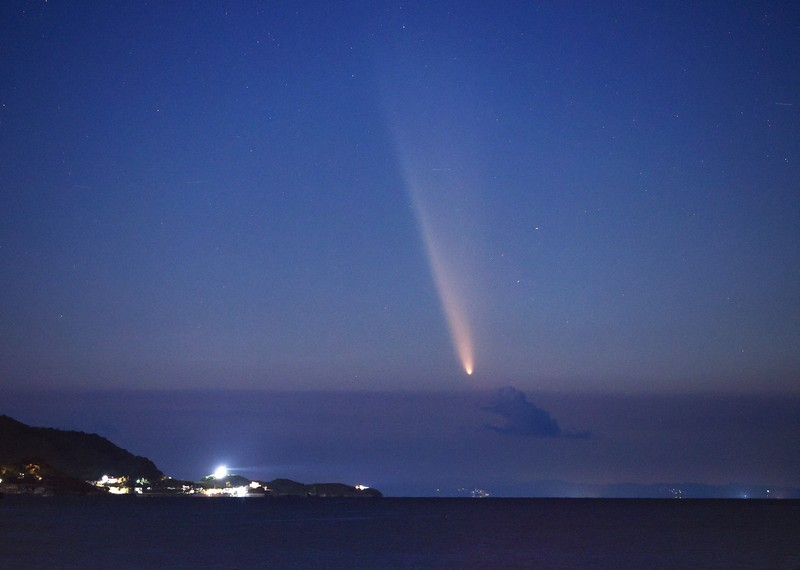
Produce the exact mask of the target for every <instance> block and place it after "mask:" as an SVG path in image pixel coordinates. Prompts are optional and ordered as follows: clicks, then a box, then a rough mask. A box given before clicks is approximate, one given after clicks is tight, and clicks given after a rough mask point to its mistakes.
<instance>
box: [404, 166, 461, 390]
mask: <svg viewBox="0 0 800 570" xmlns="http://www.w3.org/2000/svg"><path fill="white" fill-rule="evenodd" d="M409 187H410V193H411V197H412V202H413V204H414V212H415V214H416V218H417V223H418V225H419V229H420V233H421V235H422V240H423V242H424V244H425V251H426V254H427V257H428V264H429V266H430V269H431V273H432V275H433V280H434V283H435V285H436V291H437V293H438V295H439V299H440V301H441V303H442V308H443V310H444V315H445V319H446V320H447V326H448V329H449V331H450V338H451V340H452V343H453V349H454V350H455V353H456V355H457V356H458V359H459V360H460V361H461V365H462V367H463V368H464V372H466V373H467V375H468V376H471V375H472V372H473V370H474V368H475V356H474V349H473V345H472V330H471V328H470V324H469V320H468V319H467V314H466V311H465V309H464V307H465V306H466V302H465V296H464V294H463V292H461V291H460V290H459V289H458V288H457V287H456V283H457V280H456V278H455V271H454V268H453V267H452V262H451V263H448V259H447V258H446V257H445V255H444V247H443V245H442V239H441V238H440V237H439V236H438V235H437V233H436V232H435V231H434V225H433V224H432V221H431V217H430V215H429V214H428V210H427V209H426V207H425V201H424V200H423V197H422V196H421V189H420V187H419V185H418V184H415V183H413V182H412V183H410V184H409Z"/></svg>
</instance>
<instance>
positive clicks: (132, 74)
mask: <svg viewBox="0 0 800 570" xmlns="http://www.w3.org/2000/svg"><path fill="white" fill-rule="evenodd" d="M798 61H800V7H799V6H798V4H797V3H796V2H752V1H747V2H703V3H683V4H680V3H678V4H676V3H674V2H625V1H620V2H602V3H600V2H501V3H489V2H435V3H434V2H399V3H397V2H366V1H365V2H337V3H331V2H283V3H264V2H235V3H222V2H197V1H194V2H179V1H175V2H164V3H162V2H154V3H147V2H138V1H137V2H128V1H119V2H102V3H97V2H63V1H59V0H50V1H43V0H39V1H19V0H10V1H7V2H3V3H2V6H0V222H1V223H0V273H2V279H1V280H0V375H1V377H0V382H2V385H3V387H5V388H13V389H23V390H34V391H35V390H50V389H57V390H67V391H70V390H72V391H75V390H98V389H100V390H119V389H123V390H136V389H145V390H153V389H155V390H160V389H170V390H172V389H177V390H183V389H192V390H198V389H200V390H207V389H212V390H228V389H248V390H257V391H271V390H288V391H294V390H301V391H331V390H332V391H340V390H341V391H380V392H397V391H409V390H410V391H423V392H424V391H432V392H440V393H447V392H448V391H462V390H470V389H487V390H494V389H497V388H500V387H503V386H514V387H515V389H517V390H520V391H522V392H523V393H528V394H531V393H539V392H542V393H545V392H549V393H554V392H561V393H565V394H573V395H575V396H576V397H581V398H587V397H589V396H588V395H590V394H595V393H612V394H618V395H625V394H632V393H636V394H642V395H647V394H664V393H674V394H696V393H706V394H711V395H713V394H718V393H722V392H737V393H742V394H769V395H772V396H778V397H781V396H786V397H793V398H796V397H797V395H798V393H799V392H798V390H799V388H800V384H798V378H799V377H800V302H798V299H800V247H798V244H800V201H799V197H800V98H798V94H799V93H800V66H798V64H797V62H798ZM471 368H474V373H473V374H472V375H470V376H468V375H467V374H465V369H471ZM531 401H532V402H538V400H537V399H536V398H532V400H531ZM599 401H600V400H598V402H599ZM359 405H360V404H359ZM598 406H600V404H598ZM545 407H546V406H545ZM296 409H297V410H300V409H301V407H298V408H296ZM343 409H344V408H343ZM376 409H377V408H376ZM598 409H600V408H598ZM527 410H528V412H530V413H531V415H530V416H525V417H528V418H529V420H530V421H531V422H534V423H535V422H536V421H538V420H536V419H535V418H539V417H541V416H538V415H537V414H536V413H535V412H533V411H531V410H530V409H527ZM596 412H597V413H599V411H597V410H596ZM298 413H299V414H301V415H302V412H300V411H298ZM544 413H548V412H547V411H545V412H544ZM523 415H525V411H524V410H523ZM31 417H32V418H36V417H39V418H41V415H39V416H36V415H33V416H31ZM563 417H564V416H563V415H562V416H560V417H559V414H555V413H554V418H555V421H563V419H562V418H563ZM765 417H766V416H765ZM577 419H580V418H577ZM526 421H528V420H524V419H523V420H522V423H523V424H525V422H526ZM39 423H40V424H46V423H47V422H46V421H40V422H39ZM573 423H574V424H575V425H568V426H562V427H563V429H564V430H565V431H569V432H575V433H577V432H580V431H581V430H586V431H591V432H592V433H593V434H594V433H596V429H597V428H596V426H593V425H590V424H591V422H586V423H584V422H580V421H576V422H573ZM470 425H472V424H470ZM475 425H476V426H480V424H479V423H478V424H475ZM473 427H474V426H473ZM784 427H785V426H784ZM512 428H513V426H512ZM501 429H503V428H501ZM509 429H511V428H509ZM792 429H793V430H794V431H793V432H791V433H788V434H787V432H785V431H784V432H781V434H782V437H783V439H781V438H780V437H779V438H778V439H777V440H776V439H774V438H773V439H772V441H773V443H774V442H776V441H780V442H782V443H781V444H780V445H782V446H784V447H779V448H776V449H789V447H791V445H794V444H795V443H797V442H798V438H799V437H800V434H798V433H797V429H796V426H795V427H794V428H792ZM776 434H777V432H775V433H771V436H776ZM539 435H540V434H539ZM532 436H533V437H534V438H536V437H537V434H532ZM343 437H344V436H343ZM482 437H490V436H489V435H488V434H483V435H482ZM492 437H498V438H502V437H503V434H501V433H500V432H496V433H495V434H494V435H493V436H492ZM765 437H767V436H766V435H765ZM568 440H569V438H566V439H565V438H558V440H557V443H556V444H554V445H577V446H580V445H586V442H585V441H579V440H578V439H575V441H568ZM710 441H712V443H713V440H710ZM712 443H709V446H711V447H713V445H712ZM774 444H775V445H778V444H777V443H774ZM790 444H791V445H790ZM464 445H467V444H466V443H465V444H464ZM571 449H573V450H574V449H576V448H574V447H573V448H571ZM431 453H433V454H434V455H435V453H434V452H431ZM632 453H633V452H632ZM787 453H788V451H787ZM777 455H779V453H778V452H777V451H776V456H777ZM565 461H567V460H566V459H565ZM687 461H688V460H687ZM776 469H777V468H776ZM778 471H780V469H778ZM609 473H610V472H609ZM587 477H588V475H587ZM615 477H617V475H614V476H612V475H611V474H609V479H614V478H615ZM618 477H623V475H621V474H619V476H618ZM618 477H617V478H618ZM642 478H645V477H644V475H642ZM784 479H785V478H784Z"/></svg>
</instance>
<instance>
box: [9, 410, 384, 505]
mask: <svg viewBox="0 0 800 570" xmlns="http://www.w3.org/2000/svg"><path fill="white" fill-rule="evenodd" d="M2 493H5V494H25V495H28V494H29V495H44V496H51V495H96V494H134V495H142V496H147V495H150V496H163V495H176V496H240V497H241V496H248V497H254V496H258V497H382V496H383V495H382V493H381V492H380V491H378V490H377V489H372V488H369V487H364V486H363V485H356V486H352V485H346V484H344V483H313V484H304V483H298V482H297V481H291V480H289V479H275V480H273V481H267V482H265V481H256V480H250V479H247V478H245V477H243V476H241V475H236V474H229V473H227V472H221V473H216V474H215V475H209V476H207V477H203V478H202V479H201V480H200V481H182V480H178V479H173V478H172V477H168V476H167V475H165V474H164V473H163V472H162V471H161V470H160V469H158V467H156V465H155V463H153V462H152V461H151V460H150V459H147V458H146V457H140V456H137V455H134V454H132V453H130V452H129V451H127V450H125V449H122V448H121V447H119V446H117V445H115V444H114V443H112V442H111V441H109V440H108V439H106V438H104V437H102V436H99V435H97V434H93V433H84V432H80V431H68V430H60V429H54V428H42V427H31V426H29V425H26V424H24V423H22V422H19V421H17V420H15V419H13V418H10V417H9V416H6V415H0V494H2Z"/></svg>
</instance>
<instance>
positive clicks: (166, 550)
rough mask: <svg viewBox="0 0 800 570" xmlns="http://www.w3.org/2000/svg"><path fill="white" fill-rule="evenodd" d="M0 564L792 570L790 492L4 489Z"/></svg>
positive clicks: (794, 526)
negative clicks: (373, 493) (285, 493)
mask: <svg viewBox="0 0 800 570" xmlns="http://www.w3.org/2000/svg"><path fill="white" fill-rule="evenodd" d="M0 566H2V567H3V568H26V569H32V568H48V569H52V568H81V569H84V568H193V569H195V568H243V569H244V568H466V569H470V568H489V569H491V568H502V569H505V568H614V569H621V568H681V569H683V568H726V569H727V568H770V569H773V568H787V569H800V501H793V500H792V501H790V500H638V499H495V498H484V499H458V498H442V499H412V498H383V499H273V498H230V497H224V498H206V497H204V498H183V497H83V498H80V497H25V496H8V495H7V496H5V497H4V498H3V499H0Z"/></svg>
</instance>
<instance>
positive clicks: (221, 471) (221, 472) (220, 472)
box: [214, 465, 228, 479]
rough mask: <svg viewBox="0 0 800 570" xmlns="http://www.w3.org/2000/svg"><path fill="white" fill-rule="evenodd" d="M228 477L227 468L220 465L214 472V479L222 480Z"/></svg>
mask: <svg viewBox="0 0 800 570" xmlns="http://www.w3.org/2000/svg"><path fill="white" fill-rule="evenodd" d="M227 476H228V468H227V467H225V466H224V465H220V466H219V467H217V468H216V469H215V470H214V479H224V478H225V477H227Z"/></svg>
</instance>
